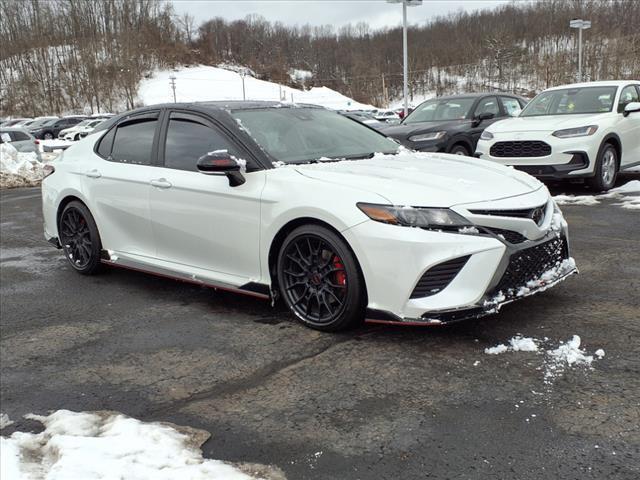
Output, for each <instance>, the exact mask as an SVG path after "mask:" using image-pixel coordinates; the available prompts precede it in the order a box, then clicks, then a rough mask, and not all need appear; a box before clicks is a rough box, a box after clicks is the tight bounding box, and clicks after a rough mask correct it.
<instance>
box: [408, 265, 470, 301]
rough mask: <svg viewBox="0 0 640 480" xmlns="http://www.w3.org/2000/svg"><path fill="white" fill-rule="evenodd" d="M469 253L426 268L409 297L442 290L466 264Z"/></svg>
mask: <svg viewBox="0 0 640 480" xmlns="http://www.w3.org/2000/svg"><path fill="white" fill-rule="evenodd" d="M470 257H471V255H466V256H464V257H459V258H454V259H453V260H448V261H446V262H442V263H439V264H438V265H435V266H433V267H431V268H430V269H429V270H427V271H426V272H425V273H424V274H423V275H422V277H421V278H420V280H419V281H418V284H417V285H416V287H415V288H414V289H413V292H412V293H411V297H409V298H423V297H430V296H431V295H435V294H436V293H438V292H441V291H442V290H444V289H445V288H446V287H447V286H448V285H449V284H450V283H451V282H452V281H453V279H454V278H455V277H456V275H458V273H459V272H460V270H462V267H464V266H465V265H466V264H467V261H468V260H469V258H470Z"/></svg>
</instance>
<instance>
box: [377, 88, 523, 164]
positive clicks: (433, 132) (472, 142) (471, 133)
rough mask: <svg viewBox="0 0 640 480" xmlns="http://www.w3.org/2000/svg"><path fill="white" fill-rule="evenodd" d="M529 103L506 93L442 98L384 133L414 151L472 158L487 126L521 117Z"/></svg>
mask: <svg viewBox="0 0 640 480" xmlns="http://www.w3.org/2000/svg"><path fill="white" fill-rule="evenodd" d="M525 104H526V100H525V99H524V98H520V97H517V96H515V95H509V94H503V93H480V94H465V95H453V96H449V97H438V98H433V99H431V100H427V101H426V102H423V103H421V104H420V105H418V106H417V107H416V109H415V110H414V111H413V112H411V113H410V114H409V115H407V117H406V118H405V119H404V120H403V121H402V123H401V124H400V125H397V126H391V127H388V128H385V129H384V130H383V132H384V133H385V135H388V136H390V137H392V138H395V139H397V140H398V141H399V142H400V143H402V144H403V145H405V146H406V147H408V148H411V149H414V150H418V151H422V152H447V153H453V154H456V155H466V156H471V155H472V154H473V152H474V151H475V147H476V143H477V142H478V139H479V138H480V134H481V133H482V131H483V130H484V129H485V128H486V127H487V126H489V125H491V124H492V123H494V122H496V121H498V120H500V119H503V118H506V117H508V116H510V115H517V114H518V113H519V112H520V110H521V109H522V107H524V105H525Z"/></svg>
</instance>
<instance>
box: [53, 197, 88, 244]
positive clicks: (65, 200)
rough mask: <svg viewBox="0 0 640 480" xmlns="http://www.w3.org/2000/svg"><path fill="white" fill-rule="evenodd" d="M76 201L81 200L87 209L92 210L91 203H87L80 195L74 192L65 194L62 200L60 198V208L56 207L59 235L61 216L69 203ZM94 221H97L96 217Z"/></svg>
mask: <svg viewBox="0 0 640 480" xmlns="http://www.w3.org/2000/svg"><path fill="white" fill-rule="evenodd" d="M74 201H76V202H80V203H81V204H83V205H84V206H85V207H87V210H89V212H91V209H90V208H89V205H87V202H85V201H84V200H83V199H82V198H80V197H79V196H76V195H75V194H72V193H70V194H67V195H65V196H64V197H63V198H62V200H60V203H58V208H57V209H56V228H57V229H58V235H60V231H59V225H60V217H61V216H62V212H63V210H64V209H65V207H66V206H67V205H69V204H70V203H71V202H74ZM92 215H93V214H92ZM94 221H95V217H94Z"/></svg>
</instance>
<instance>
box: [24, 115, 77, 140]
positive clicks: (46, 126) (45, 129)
mask: <svg viewBox="0 0 640 480" xmlns="http://www.w3.org/2000/svg"><path fill="white" fill-rule="evenodd" d="M85 118H86V117H84V116H69V117H62V118H54V119H51V120H49V121H48V122H45V123H42V124H38V125H36V126H34V125H33V124H32V125H30V126H29V131H30V132H31V134H32V135H33V136H35V137H36V138H39V139H43V140H52V139H54V138H56V137H57V136H58V134H59V133H60V130H64V129H65V128H69V127H72V126H73V125H77V124H78V123H80V122H81V121H82V120H84V119H85Z"/></svg>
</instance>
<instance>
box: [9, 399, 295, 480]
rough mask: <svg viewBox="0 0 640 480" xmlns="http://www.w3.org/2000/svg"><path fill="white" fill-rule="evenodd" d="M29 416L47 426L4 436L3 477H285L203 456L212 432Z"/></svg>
mask: <svg viewBox="0 0 640 480" xmlns="http://www.w3.org/2000/svg"><path fill="white" fill-rule="evenodd" d="M26 417H27V418H30V419H33V420H37V421H39V422H41V423H42V424H43V425H44V426H45V430H44V431H43V432H41V433H25V432H14V433H13V434H12V435H11V437H9V438H4V437H3V438H2V439H1V441H2V445H1V449H0V454H1V458H0V464H1V471H0V477H2V478H3V479H7V480H9V479H10V480H45V479H46V480H63V479H82V480H94V479H95V480H97V479H105V478H113V479H116V478H135V479H137V480H175V479H189V480H252V479H253V480H255V479H257V478H263V479H271V480H282V479H284V476H283V475H282V474H281V473H280V472H279V471H277V470H276V469H271V468H269V467H263V466H258V465H241V466H233V465H230V464H227V463H224V462H221V461H219V460H209V459H204V458H203V457H202V451H201V450H200V446H201V445H202V444H203V443H204V442H205V441H206V440H207V438H208V437H209V434H208V433H207V432H204V431H202V430H196V429H192V428H188V427H176V426H174V425H170V424H165V423H145V422H141V421H139V420H136V419H134V418H130V417H127V416H125V415H121V414H116V413H112V412H95V413H77V412H71V411H68V410H58V411H57V412H54V413H52V414H51V415H47V416H39V415H27V416H26ZM256 473H257V474H258V475H260V476H259V477H258V476H255V474H256Z"/></svg>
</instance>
